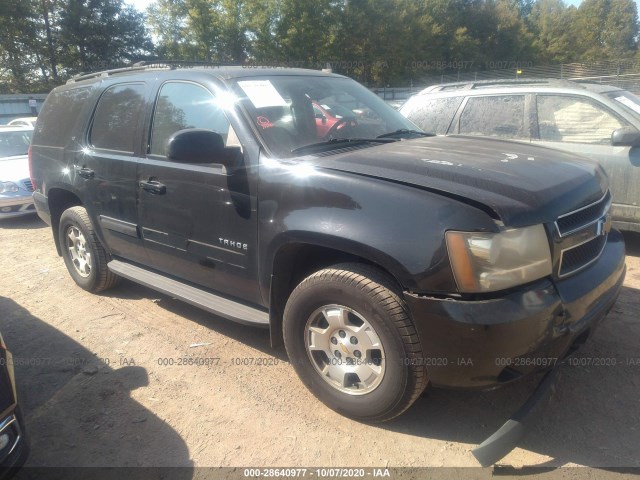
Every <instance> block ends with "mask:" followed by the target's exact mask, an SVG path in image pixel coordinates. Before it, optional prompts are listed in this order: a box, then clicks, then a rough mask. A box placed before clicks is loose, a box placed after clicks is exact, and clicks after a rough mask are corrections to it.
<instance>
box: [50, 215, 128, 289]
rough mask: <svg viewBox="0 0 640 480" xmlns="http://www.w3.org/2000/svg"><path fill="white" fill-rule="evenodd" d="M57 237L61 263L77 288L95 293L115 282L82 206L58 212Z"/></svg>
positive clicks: (117, 281)
mask: <svg viewBox="0 0 640 480" xmlns="http://www.w3.org/2000/svg"><path fill="white" fill-rule="evenodd" d="M58 235H59V241H60V247H61V250H62V258H64V263H65V264H66V266H67V270H68V271H69V274H70V275H71V277H72V278H73V280H74V281H75V282H76V283H77V284H78V285H79V286H80V287H82V288H84V289H85V290H87V291H89V292H94V293H95V292H101V291H103V290H107V289H109V288H113V287H115V286H116V285H117V284H118V283H119V281H120V277H119V276H117V275H116V274H114V273H113V272H111V271H110V270H109V268H108V267H107V262H108V258H109V255H108V254H107V252H106V250H105V249H104V247H103V246H102V244H101V243H100V240H99V239H98V237H97V236H96V233H95V230H94V228H93V224H92V223H91V220H90V219H89V215H88V214H87V211H86V210H85V208H84V207H72V208H69V209H67V210H65V211H64V212H63V213H62V216H61V217H60V226H59V228H58Z"/></svg>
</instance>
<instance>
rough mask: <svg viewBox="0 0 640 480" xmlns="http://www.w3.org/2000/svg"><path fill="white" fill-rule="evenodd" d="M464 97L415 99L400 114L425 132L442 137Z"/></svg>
mask: <svg viewBox="0 0 640 480" xmlns="http://www.w3.org/2000/svg"><path fill="white" fill-rule="evenodd" d="M463 98H464V97H450V98H432V99H429V98H427V99H421V98H419V97H418V98H416V99H415V100H414V101H412V102H410V103H409V104H407V105H406V106H405V107H403V108H402V114H403V115H404V116H405V117H407V118H408V119H409V120H411V121H412V122H413V123H415V124H416V125H417V126H419V127H420V128H421V129H423V130H424V131H425V132H429V133H435V134H436V135H444V134H445V133H447V130H448V129H449V125H450V124H451V120H452V119H453V116H454V115H455V114H456V111H457V110H458V107H460V104H461V103H462V99H463Z"/></svg>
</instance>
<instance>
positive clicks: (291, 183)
mask: <svg viewBox="0 0 640 480" xmlns="http://www.w3.org/2000/svg"><path fill="white" fill-rule="evenodd" d="M259 192H260V193H259V200H258V219H259V227H258V228H259V239H260V240H259V248H260V259H261V260H260V265H259V274H260V281H261V285H263V286H268V285H269V280H270V276H271V274H272V272H273V262H274V259H275V258H276V255H277V252H278V250H279V249H280V248H282V247H283V246H284V245H286V244H288V243H291V242H300V243H309V244H314V245H319V246H323V247H328V248H332V249H334V250H341V251H344V252H345V253H349V254H352V255H357V256H359V257H363V258H365V259H367V260H369V261H371V262H373V263H376V264H378V265H380V266H381V267H382V268H384V269H385V270H387V271H388V272H389V273H390V274H391V275H393V276H394V277H395V278H396V279H397V281H398V282H399V283H400V285H401V286H402V288H403V289H405V290H409V291H413V292H420V293H453V292H455V291H456V286H455V281H454V278H453V274H452V272H451V267H450V264H449V258H448V254H447V249H446V245H445V240H444V233H445V232H446V231H447V230H449V229H455V230H464V229H471V230H480V231H482V230H484V231H495V230H496V225H495V223H494V222H493V221H492V220H491V218H489V216H488V215H487V214H486V213H484V212H482V211H481V210H479V209H477V208H475V207H473V206H471V205H467V204H465V203H463V202H461V201H458V200H454V199H451V198H447V197H444V196H441V195H438V194H437V193H433V192H428V191H425V190H421V189H419V188H416V187H412V186H408V185H404V184H401V183H397V182H393V181H387V180H381V179H377V178H372V177H368V176H365V175H359V174H354V173H347V172H341V171H335V170H325V169H322V168H321V167H312V166H309V165H308V164H306V163H304V162H299V163H294V162H290V163H285V162H281V161H275V160H266V161H263V162H262V163H261V166H260V186H259ZM263 294H266V295H265V298H269V296H268V294H267V292H265V291H263Z"/></svg>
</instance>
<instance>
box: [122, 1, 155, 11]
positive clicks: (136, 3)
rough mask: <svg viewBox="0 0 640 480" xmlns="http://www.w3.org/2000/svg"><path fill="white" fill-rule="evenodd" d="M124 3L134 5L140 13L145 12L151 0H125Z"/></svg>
mask: <svg viewBox="0 0 640 480" xmlns="http://www.w3.org/2000/svg"><path fill="white" fill-rule="evenodd" d="M124 3H128V4H129V5H133V6H134V7H136V8H137V9H138V10H140V11H144V10H145V9H146V8H147V5H149V3H151V2H150V1H149V0H124Z"/></svg>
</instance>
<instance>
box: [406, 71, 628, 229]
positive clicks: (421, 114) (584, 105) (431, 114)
mask: <svg viewBox="0 0 640 480" xmlns="http://www.w3.org/2000/svg"><path fill="white" fill-rule="evenodd" d="M400 113H402V114H403V115H404V116H405V117H407V118H408V119H409V120H411V121H412V122H413V123H415V124H416V125H418V126H419V127H420V128H422V129H423V130H424V131H425V132H430V133H435V134H437V135H455V134H459V135H479V136H487V137H494V138H495V137H498V138H503V139H505V140H515V141H519V142H525V143H531V144H534V145H543V146H546V147H551V148H555V149H559V150H566V151H569V152H572V153H576V154H579V155H583V156H585V157H588V158H591V159H592V160H595V161H597V162H599V163H600V164H601V165H602V166H603V167H604V169H605V170H606V172H607V174H608V175H609V178H610V182H611V185H610V188H611V194H612V197H613V205H612V210H611V212H612V215H613V220H614V226H615V227H616V228H618V229H620V230H628V231H629V230H630V231H636V232H640V99H639V98H638V97H636V96H635V95H633V94H632V93H630V92H628V91H626V90H622V89H620V88H616V87H612V86H609V85H601V84H596V83H583V82H573V81H567V80H545V79H523V80H511V81H509V80H489V81H480V82H466V83H452V84H442V85H434V86H431V87H428V88H426V89H424V90H423V91H421V92H420V93H418V94H416V95H414V96H413V97H411V98H410V99H409V100H408V101H407V103H405V104H404V105H403V106H402V108H401V109H400ZM504 153H505V158H504V159H503V160H504V161H505V163H507V162H513V161H517V162H527V161H531V160H530V159H526V158H511V157H510V156H509V155H510V152H509V148H508V145H506V144H505V146H504ZM516 157H517V156H516ZM534 161H535V159H534ZM505 169H506V166H505ZM505 171H507V170H505Z"/></svg>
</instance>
